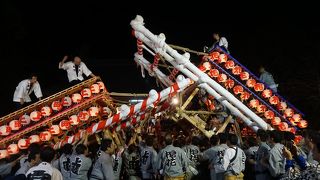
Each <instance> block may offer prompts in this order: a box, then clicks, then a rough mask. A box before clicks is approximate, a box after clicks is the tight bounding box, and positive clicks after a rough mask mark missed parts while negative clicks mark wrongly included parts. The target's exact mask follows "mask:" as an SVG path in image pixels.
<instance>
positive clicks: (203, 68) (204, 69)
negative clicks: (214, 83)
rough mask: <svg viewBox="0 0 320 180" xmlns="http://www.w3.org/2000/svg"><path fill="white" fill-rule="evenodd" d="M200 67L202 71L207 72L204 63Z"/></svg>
mask: <svg viewBox="0 0 320 180" xmlns="http://www.w3.org/2000/svg"><path fill="white" fill-rule="evenodd" d="M198 68H199V69H200V71H202V72H206V68H205V67H204V66H203V65H200V66H199V67H198Z"/></svg>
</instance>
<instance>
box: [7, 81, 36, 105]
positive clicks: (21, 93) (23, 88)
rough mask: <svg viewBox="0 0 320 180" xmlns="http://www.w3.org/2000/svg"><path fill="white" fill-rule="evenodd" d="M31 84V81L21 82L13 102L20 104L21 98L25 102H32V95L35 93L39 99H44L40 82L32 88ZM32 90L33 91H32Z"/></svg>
mask: <svg viewBox="0 0 320 180" xmlns="http://www.w3.org/2000/svg"><path fill="white" fill-rule="evenodd" d="M30 85H31V82H30V80H29V79H25V80H23V81H21V82H20V83H19V84H18V86H17V87H16V90H15V91H14V95H13V102H20V98H23V100H24V102H31V98H30V96H29V95H30V94H31V93H32V92H33V91H34V94H35V95H36V97H37V98H41V97H42V92H41V88H40V84H39V83H38V82H36V83H34V84H33V85H32V87H31V86H30ZM30 88H31V89H30Z"/></svg>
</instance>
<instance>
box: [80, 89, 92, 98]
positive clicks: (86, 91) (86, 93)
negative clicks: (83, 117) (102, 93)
mask: <svg viewBox="0 0 320 180" xmlns="http://www.w3.org/2000/svg"><path fill="white" fill-rule="evenodd" d="M81 96H82V97H84V98H89V97H91V90H90V89H89V88H84V89H83V90H82V91H81Z"/></svg>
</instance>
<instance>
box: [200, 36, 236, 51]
mask: <svg viewBox="0 0 320 180" xmlns="http://www.w3.org/2000/svg"><path fill="white" fill-rule="evenodd" d="M212 37H213V39H214V40H215V43H213V45H212V46H211V47H210V48H208V47H206V46H205V49H204V50H205V51H206V52H210V51H212V50H213V49H214V48H216V47H217V46H219V47H220V48H221V49H223V50H224V51H226V52H227V53H229V54H230V52H229V50H228V46H229V43H228V41H227V39H226V38H225V37H220V34H219V33H213V35H212Z"/></svg>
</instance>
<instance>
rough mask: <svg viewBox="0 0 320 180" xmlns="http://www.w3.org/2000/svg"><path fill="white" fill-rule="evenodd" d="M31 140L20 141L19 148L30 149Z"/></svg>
mask: <svg viewBox="0 0 320 180" xmlns="http://www.w3.org/2000/svg"><path fill="white" fill-rule="evenodd" d="M29 144H30V143H29V140H28V139H20V140H19V141H18V147H19V149H28V147H29Z"/></svg>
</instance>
